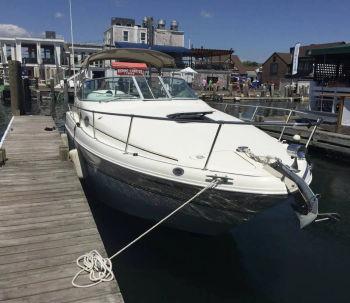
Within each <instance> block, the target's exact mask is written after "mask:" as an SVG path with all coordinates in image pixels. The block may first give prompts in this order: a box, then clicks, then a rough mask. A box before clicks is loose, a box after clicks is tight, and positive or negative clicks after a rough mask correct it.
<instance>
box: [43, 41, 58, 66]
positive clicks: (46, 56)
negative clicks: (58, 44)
mask: <svg viewBox="0 0 350 303" xmlns="http://www.w3.org/2000/svg"><path fill="white" fill-rule="evenodd" d="M40 54H41V59H42V62H43V64H55V50H54V46H53V45H42V46H41V48H40Z"/></svg>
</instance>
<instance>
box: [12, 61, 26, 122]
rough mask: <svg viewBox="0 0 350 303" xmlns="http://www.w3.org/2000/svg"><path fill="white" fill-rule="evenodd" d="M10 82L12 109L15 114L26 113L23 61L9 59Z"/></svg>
mask: <svg viewBox="0 0 350 303" xmlns="http://www.w3.org/2000/svg"><path fill="white" fill-rule="evenodd" d="M9 82H10V93H11V111H12V114H13V115H14V116H19V115H21V114H24V107H23V99H24V92H23V83H22V72H21V62H19V61H14V60H9Z"/></svg>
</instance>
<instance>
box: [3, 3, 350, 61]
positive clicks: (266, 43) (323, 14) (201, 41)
mask: <svg viewBox="0 0 350 303" xmlns="http://www.w3.org/2000/svg"><path fill="white" fill-rule="evenodd" d="M0 3H1V7H2V13H1V18H0V36H5V35H6V36H14V35H17V36H24V35H27V36H39V35H41V34H42V33H43V32H44V31H45V30H54V31H56V32H57V34H59V35H62V36H63V37H64V38H65V40H66V41H70V23H69V4H68V3H69V2H68V0H30V1H28V0H11V1H10V0H0ZM72 10H73V27H74V40H75V41H76V42H100V43H102V41H103V32H104V31H105V30H106V29H107V28H108V26H109V25H110V19H111V17H127V18H134V19H136V23H138V24H140V23H141V22H142V18H143V17H144V16H153V17H154V19H155V20H158V19H160V18H162V19H165V20H166V22H167V23H166V26H167V27H168V26H169V25H170V22H171V20H173V19H175V20H177V21H178V22H179V25H180V30H183V31H184V32H185V46H186V47H188V45H189V40H190V42H191V44H193V46H194V47H201V46H203V47H204V48H219V49H230V48H232V49H233V50H234V51H235V54H237V55H238V56H239V57H240V58H241V60H253V61H258V62H261V63H262V62H264V61H265V60H266V59H268V57H269V56H270V55H271V54H272V53H273V52H275V51H279V52H289V48H290V47H291V46H293V45H294V44H295V43H297V42H301V43H302V44H311V43H326V42H335V41H346V42H347V41H349V40H350V37H349V34H350V18H349V14H350V0H211V1H209V0H171V1H166V0H72Z"/></svg>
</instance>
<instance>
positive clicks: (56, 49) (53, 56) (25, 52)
mask: <svg viewBox="0 0 350 303" xmlns="http://www.w3.org/2000/svg"><path fill="white" fill-rule="evenodd" d="M9 60H17V61H20V62H21V63H22V66H23V73H24V75H26V76H28V77H29V78H34V77H36V78H42V79H46V78H50V77H53V76H54V75H55V74H56V73H57V72H58V69H59V68H60V66H61V65H62V62H63V60H64V40H63V38H58V37H56V33H55V32H51V31H50V32H49V31H47V32H45V36H44V37H41V38H33V37H30V38H29V37H15V38H9V37H0V71H1V74H2V76H3V77H4V78H6V76H7V75H6V68H5V67H6V66H7V64H8V61H9Z"/></svg>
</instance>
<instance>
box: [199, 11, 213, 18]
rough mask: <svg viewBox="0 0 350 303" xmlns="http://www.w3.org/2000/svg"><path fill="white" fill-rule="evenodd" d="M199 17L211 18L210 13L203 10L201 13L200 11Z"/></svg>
mask: <svg viewBox="0 0 350 303" xmlns="http://www.w3.org/2000/svg"><path fill="white" fill-rule="evenodd" d="M201 16H202V17H203V18H211V17H213V15H212V14H211V13H210V12H208V11H205V10H202V11H201Z"/></svg>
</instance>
